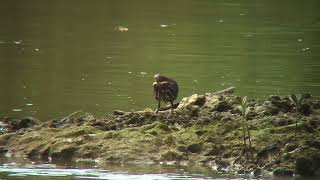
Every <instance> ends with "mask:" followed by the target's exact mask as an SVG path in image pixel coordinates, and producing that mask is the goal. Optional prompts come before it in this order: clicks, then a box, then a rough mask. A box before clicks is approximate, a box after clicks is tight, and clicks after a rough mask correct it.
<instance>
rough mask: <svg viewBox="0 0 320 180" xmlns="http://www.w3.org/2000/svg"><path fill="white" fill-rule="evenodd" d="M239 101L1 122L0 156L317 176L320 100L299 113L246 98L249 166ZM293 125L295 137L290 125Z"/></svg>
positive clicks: (282, 103) (215, 96) (211, 99)
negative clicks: (172, 164)
mask: <svg viewBox="0 0 320 180" xmlns="http://www.w3.org/2000/svg"><path fill="white" fill-rule="evenodd" d="M240 103H241V97H238V96H235V95H233V94H230V93H206V94H204V95H197V94H194V95H192V96H190V97H186V98H183V99H182V100H181V101H180V103H179V105H178V106H177V108H176V109H175V113H174V114H173V115H171V116H169V115H168V112H169V111H168V112H167V111H163V112H160V113H159V114H155V113H154V112H153V110H151V109H145V110H144V111H137V112H123V111H114V112H113V115H112V116H110V117H104V118H96V117H94V116H92V115H90V114H85V113H81V112H79V113H74V114H71V115H70V116H67V117H66V118H63V119H60V120H59V119H58V120H51V121H48V122H46V123H42V124H40V123H39V121H38V120H36V119H35V118H23V119H17V118H0V154H2V155H10V156H23V157H28V158H30V159H43V160H47V161H53V162H54V161H60V160H74V161H81V160H96V161H103V162H116V163H180V164H195V163H197V164H204V165H208V166H211V167H212V169H213V170H215V171H219V172H236V173H241V174H243V173H249V172H252V173H254V174H256V175H269V174H270V172H272V171H273V172H274V173H275V174H278V175H292V174H294V173H295V174H300V175H317V172H318V170H319V169H320V153H319V152H320V151H319V149H320V129H319V127H320V100H319V99H318V98H314V97H312V96H311V95H307V96H305V98H304V100H303V101H302V103H301V106H300V107H299V109H298V113H297V112H296V109H295V106H294V104H293V103H292V102H291V101H290V99H289V98H288V97H280V96H270V97H269V98H268V99H266V100H253V99H250V98H249V101H248V105H249V107H250V111H249V113H248V124H249V129H250V133H251V141H252V149H251V152H252V154H253V157H252V159H250V160H246V158H245V156H244V150H243V136H242V124H241V122H242V121H241V112H240V110H239V109H238V106H239V104H240ZM296 120H298V127H297V133H296V135H295V132H296V131H295V126H296V125H295V122H296Z"/></svg>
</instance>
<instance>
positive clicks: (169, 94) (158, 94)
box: [153, 74, 179, 113]
mask: <svg viewBox="0 0 320 180" xmlns="http://www.w3.org/2000/svg"><path fill="white" fill-rule="evenodd" d="M154 80H155V82H154V83H153V92H154V98H155V99H156V100H157V101H158V108H157V110H156V113H158V111H159V110H160V106H161V101H163V102H165V103H167V102H170V104H171V113H173V101H174V100H175V99H177V97H178V92H179V86H178V83H177V81H175V80H174V79H171V78H168V77H166V76H162V75H160V74H156V75H154Z"/></svg>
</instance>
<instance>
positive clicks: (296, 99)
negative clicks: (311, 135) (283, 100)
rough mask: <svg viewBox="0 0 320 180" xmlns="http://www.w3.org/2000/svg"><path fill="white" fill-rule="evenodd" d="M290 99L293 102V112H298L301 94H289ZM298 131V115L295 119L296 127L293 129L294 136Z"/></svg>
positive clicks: (301, 98) (301, 99)
mask: <svg viewBox="0 0 320 180" xmlns="http://www.w3.org/2000/svg"><path fill="white" fill-rule="evenodd" d="M289 99H290V101H291V102H292V103H293V105H294V107H295V113H296V114H297V115H298V114H299V108H300V107H301V104H302V101H303V96H302V95H301V94H292V95H290V96H289ZM297 131H298V117H297V119H296V129H295V136H297Z"/></svg>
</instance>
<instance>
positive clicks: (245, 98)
mask: <svg viewBox="0 0 320 180" xmlns="http://www.w3.org/2000/svg"><path fill="white" fill-rule="evenodd" d="M246 105H247V96H245V97H243V98H242V106H244V107H246Z"/></svg>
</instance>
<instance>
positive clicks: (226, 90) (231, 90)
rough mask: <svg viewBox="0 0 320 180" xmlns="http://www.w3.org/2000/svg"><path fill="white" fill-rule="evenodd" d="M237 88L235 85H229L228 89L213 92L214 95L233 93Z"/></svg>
mask: <svg viewBox="0 0 320 180" xmlns="http://www.w3.org/2000/svg"><path fill="white" fill-rule="evenodd" d="M235 89H236V88H235V87H234V86H231V87H228V88H227V89H224V90H221V91H217V92H214V93H212V95H217V94H232V93H234V91H235Z"/></svg>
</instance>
